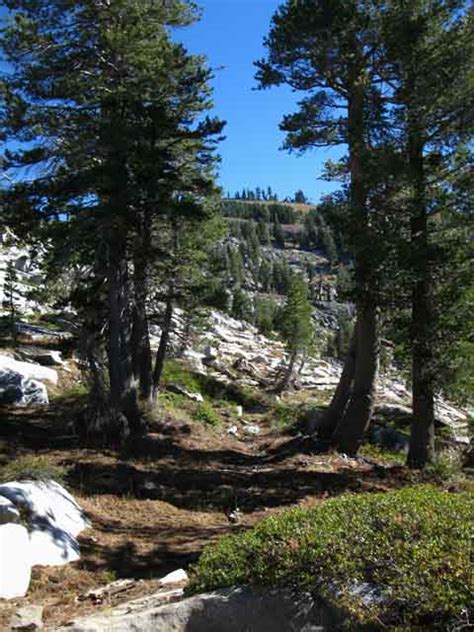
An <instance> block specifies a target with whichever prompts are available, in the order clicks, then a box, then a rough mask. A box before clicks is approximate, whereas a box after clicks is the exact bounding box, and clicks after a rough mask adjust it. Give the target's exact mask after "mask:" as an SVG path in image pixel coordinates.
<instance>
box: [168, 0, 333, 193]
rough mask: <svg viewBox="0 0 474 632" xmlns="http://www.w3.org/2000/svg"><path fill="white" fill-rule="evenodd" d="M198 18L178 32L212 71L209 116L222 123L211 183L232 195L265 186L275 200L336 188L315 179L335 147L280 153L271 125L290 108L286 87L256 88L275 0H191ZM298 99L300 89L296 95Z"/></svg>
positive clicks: (278, 134)
mask: <svg viewBox="0 0 474 632" xmlns="http://www.w3.org/2000/svg"><path fill="white" fill-rule="evenodd" d="M197 2H198V4H199V6H200V7H201V9H202V12H203V15H202V20H201V21H200V22H198V23H197V24H194V25H192V26H191V27H187V28H186V29H183V30H180V31H179V34H178V37H179V38H180V39H181V40H182V41H183V42H184V43H185V44H186V46H187V47H188V49H189V51H190V52H193V53H201V54H204V55H206V56H207V57H208V60H209V64H210V66H211V67H212V68H213V69H214V70H215V79H214V82H213V83H214V102H215V113H216V114H217V115H218V116H219V117H221V118H223V119H224V120H226V121H227V126H226V128H225V135H226V137H227V138H226V140H225V141H224V142H223V143H222V144H221V145H220V150H219V151H220V154H221V157H222V163H221V165H220V168H219V171H220V174H219V183H220V185H221V186H222V187H223V189H224V191H227V190H229V191H230V192H231V193H232V194H233V193H234V192H235V191H236V190H238V189H241V188H242V187H249V188H253V189H254V188H255V187H256V186H267V185H270V186H271V187H272V189H273V190H274V191H276V192H277V193H278V195H279V197H280V198H283V197H285V196H293V194H294V192H295V191H296V190H298V189H302V190H303V191H304V192H305V194H306V195H307V197H309V198H310V199H311V200H312V201H313V202H317V201H318V200H319V199H320V197H321V195H323V194H324V193H328V192H329V191H333V190H334V189H335V188H336V186H335V185H334V184H332V183H328V182H324V181H321V180H320V179H319V177H320V175H321V171H322V168H323V164H324V162H325V161H326V160H327V159H328V158H329V157H333V158H334V157H335V156H338V155H341V153H342V150H341V151H335V150H326V149H319V150H315V151H312V152H309V153H307V154H305V155H304V156H297V155H294V154H289V153H288V152H286V151H281V150H280V149H279V148H280V147H281V145H282V143H283V140H284V134H283V133H282V132H280V131H279V129H278V124H279V122H280V121H281V119H282V116H283V115H284V114H285V113H288V112H292V111H294V110H295V109H296V102H297V100H298V94H295V93H292V92H291V91H290V90H289V89H288V88H286V87H278V88H272V89H270V90H265V91H257V90H255V88H256V81H255V79H254V74H255V67H254V66H253V62H254V61H256V60H257V59H260V58H262V57H263V56H264V54H265V49H264V47H263V38H264V36H265V35H266V33H267V32H268V30H269V26H270V20H271V17H272V15H273V13H274V12H275V10H276V9H277V7H278V6H279V4H280V2H279V0H197ZM299 97H301V94H300V95H299Z"/></svg>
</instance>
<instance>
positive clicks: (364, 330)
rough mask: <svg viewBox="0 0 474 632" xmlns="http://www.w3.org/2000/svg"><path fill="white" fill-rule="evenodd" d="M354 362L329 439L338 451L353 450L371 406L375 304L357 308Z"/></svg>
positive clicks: (375, 365) (376, 340) (376, 339)
mask: <svg viewBox="0 0 474 632" xmlns="http://www.w3.org/2000/svg"><path fill="white" fill-rule="evenodd" d="M356 358H357V360H356V366H355V372H354V386H353V390H352V395H351V398H350V400H349V403H348V405H347V408H346V410H345V413H344V416H343V418H342V420H341V422H340V423H339V425H338V426H337V428H336V430H335V432H334V436H333V442H334V443H335V445H336V446H337V448H338V450H339V451H340V452H344V453H346V454H349V455H351V456H353V455H355V454H357V450H358V449H359V446H360V443H361V441H362V438H363V436H364V433H365V432H366V430H367V429H368V427H369V424H370V420H371V418H372V414H373V411H374V406H375V396H376V381H377V373H378V364H379V313H378V308H377V307H376V306H375V305H373V304H372V305H367V306H364V307H361V308H359V317H358V322H357V344H356Z"/></svg>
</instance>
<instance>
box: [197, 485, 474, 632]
mask: <svg viewBox="0 0 474 632" xmlns="http://www.w3.org/2000/svg"><path fill="white" fill-rule="evenodd" d="M473 517H474V516H473V504H472V497H471V496H470V495H469V494H466V493H456V494H455V493H449V492H444V491H441V490H439V489H437V488H435V487H431V486H418V487H411V488H405V489H403V490H400V491H395V492H389V493H377V494H358V495H344V496H340V497H338V498H333V499H330V500H327V501H325V502H324V503H322V504H320V505H318V506H317V507H314V508H311V509H300V508H298V509H294V510H290V511H288V512H286V513H284V514H280V515H278V516H272V517H270V518H268V519H266V520H264V521H262V522H261V523H260V524H259V525H257V526H256V527H255V528H254V529H252V530H251V531H247V532H245V533H243V534H238V535H235V536H228V537H225V538H223V539H221V540H220V541H219V542H218V543H216V544H214V545H210V546H208V547H207V548H206V549H205V550H204V552H203V554H202V555H201V558H200V560H199V562H198V563H197V564H196V565H195V566H194V568H193V570H192V574H191V582H190V588H189V591H190V592H200V591H206V590H211V589H215V588H218V587H225V586H233V585H238V584H240V585H242V584H260V585H280V586H284V587H293V588H295V589H297V590H304V591H307V590H310V591H313V592H315V593H318V594H319V595H320V596H322V597H323V598H325V599H326V600H327V601H329V602H331V603H333V604H334V605H336V606H339V607H341V608H343V609H345V610H346V611H347V612H348V613H350V615H351V618H352V619H353V620H354V621H356V622H360V623H367V624H369V625H374V626H375V629H378V628H379V627H382V628H384V629H385V628H388V629H400V630H403V629H407V630H408V629H410V630H411V629H420V628H419V627H416V626H421V629H430V630H435V629H443V630H446V629H450V626H451V625H455V623H456V622H460V621H462V620H464V619H463V618H464V617H465V616H466V612H465V611H466V609H467V608H468V605H469V604H470V603H472V593H471V591H470V588H469V586H470V581H471V571H470V563H469V544H470V541H469V535H470V524H472V518H473ZM413 626H415V628H414V627H413Z"/></svg>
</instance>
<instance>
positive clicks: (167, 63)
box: [1, 0, 222, 442]
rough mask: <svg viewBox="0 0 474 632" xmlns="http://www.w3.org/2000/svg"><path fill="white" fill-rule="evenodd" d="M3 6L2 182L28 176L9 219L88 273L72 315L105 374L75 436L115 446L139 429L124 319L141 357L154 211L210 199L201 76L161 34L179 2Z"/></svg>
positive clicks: (185, 20) (209, 123)
mask: <svg viewBox="0 0 474 632" xmlns="http://www.w3.org/2000/svg"><path fill="white" fill-rule="evenodd" d="M6 5H7V7H8V8H9V9H10V10H12V11H13V12H15V14H16V16H17V19H14V20H12V21H10V22H9V23H8V24H7V26H6V28H5V29H4V30H3V33H2V35H3V37H2V42H1V44H2V48H3V52H4V55H5V57H6V59H7V60H8V61H9V62H10V63H11V64H12V68H13V71H12V73H11V74H10V75H7V76H6V78H5V79H4V89H5V93H6V95H7V98H6V100H5V103H6V107H5V108H4V109H3V111H2V131H3V133H4V134H6V135H7V136H8V137H10V138H17V139H21V140H22V141H27V143H28V146H27V148H26V149H25V148H24V147H25V146H24V145H23V146H20V149H16V150H14V151H12V150H10V151H6V152H5V165H6V169H7V170H9V171H10V172H11V171H13V170H14V169H15V168H16V167H23V166H25V165H28V166H30V167H35V169H34V173H35V174H37V177H35V178H33V180H29V181H27V182H19V183H18V184H17V185H15V186H12V187H11V190H10V191H9V192H8V199H9V202H10V208H11V210H12V214H16V215H18V217H20V218H21V220H22V221H25V218H30V219H31V218H33V219H39V220H41V221H42V222H43V224H42V225H44V222H47V223H48V226H49V228H50V235H51V236H52V237H54V238H57V237H59V238H60V240H61V242H60V243H58V245H57V253H58V255H59V252H60V251H61V256H63V257H64V258H63V260H62V261H61V263H62V265H64V264H65V263H66V261H67V257H66V253H70V254H71V256H73V257H75V258H76V259H82V260H83V262H84V263H87V265H88V269H89V271H90V275H89V278H88V279H84V280H83V282H85V283H89V285H90V288H91V291H92V290H93V291H94V309H95V310H96V314H95V316H94V317H93V318H90V317H89V316H90V313H91V312H90V309H89V308H90V307H91V305H86V304H85V302H83V303H82V305H81V304H79V305H77V307H78V308H79V310H80V311H82V310H83V311H84V313H85V316H84V324H85V327H86V329H87V330H88V331H89V334H90V340H91V345H92V341H93V345H94V346H95V347H96V351H94V354H96V355H100V354H101V353H102V350H104V351H105V352H106V354H107V368H108V379H107V382H108V383H107V390H108V393H107V394H106V395H107V401H103V402H101V403H100V404H97V405H96V406H94V408H95V411H96V412H97V414H96V412H93V417H92V418H91V422H90V427H89V430H90V432H95V431H97V433H100V434H101V435H103V437H104V438H105V439H106V440H110V441H114V442H119V441H121V440H123V439H124V438H125V437H126V436H127V434H128V433H130V432H132V433H139V432H142V431H143V423H142V419H141V418H140V415H139V411H138V407H137V393H136V390H135V386H134V375H133V371H134V367H133V358H132V333H133V328H132V321H135V325H136V327H135V329H136V328H137V327H138V329H139V330H140V331H139V332H138V340H139V341H140V347H141V351H140V353H141V354H142V355H143V358H144V357H145V355H146V354H147V353H148V349H147V331H146V312H145V304H146V296H147V274H146V269H147V262H148V259H147V257H149V256H152V255H153V249H152V247H151V244H150V243H149V236H150V235H151V231H150V230H149V229H150V226H152V224H153V221H154V214H155V213H156V212H160V211H161V210H162V209H163V208H165V209H168V208H170V207H176V206H180V207H183V206H184V207H187V206H189V205H188V204H187V203H186V197H187V196H189V195H194V194H196V193H197V194H198V196H199V197H202V196H203V194H205V193H206V192H207V191H209V189H210V188H212V174H211V170H212V162H213V158H212V143H211V142H210V139H211V138H212V137H213V135H216V134H219V132H220V129H222V124H220V123H219V122H217V121H213V120H210V119H205V118H203V116H202V115H203V113H204V112H205V111H206V109H207V108H208V107H209V105H210V101H209V94H210V93H209V88H208V85H207V82H208V79H209V76H210V75H209V72H208V71H207V69H206V68H205V67H204V66H203V63H202V59H201V58H198V57H193V56H189V55H187V53H186V51H185V49H184V48H183V46H182V45H180V44H175V43H173V42H172V41H171V39H170V35H169V31H170V28H171V27H172V26H178V25H186V24H189V23H191V22H192V21H193V20H194V19H195V12H194V8H193V6H192V5H191V4H189V3H187V2H185V1H183V2H181V1H179V0H170V1H169V2H166V3H149V2H146V1H145V0H139V1H133V2H132V0H117V1H116V2H114V3H106V4H104V3H94V2H89V1H88V0H79V1H78V2H76V3H64V2H61V1H60V0H53V1H49V0H48V1H46V0H35V1H34V2H30V1H27V0H10V1H9V2H7V3H6ZM78 24H80V28H78V27H77V25H78ZM199 121H200V122H199ZM208 141H209V142H208ZM181 200H183V201H184V205H182V204H181V203H180V202H181ZM178 202H179V204H177V203H178ZM199 206H200V204H199V203H196V204H194V208H195V209H197V208H198V207H199ZM64 218H69V222H67V223H64V222H63V221H62V220H63V219H64ZM55 220H61V221H60V222H57V224H58V225H55ZM155 256H156V254H155ZM58 258H60V257H59V256H58ZM132 261H134V270H135V274H134V286H135V290H134V291H133V292H132V280H131V278H130V268H131V262H132ZM91 263H92V266H91ZM132 294H134V295H135V297H136V298H137V300H136V301H135V305H132ZM79 295H80V294H78V296H79ZM138 322H139V325H138V324H137V323H138ZM91 345H86V346H87V347H88V348H90V349H91ZM142 351H143V353H142ZM91 353H92V349H91ZM143 358H142V359H143ZM98 364H100V363H97V362H95V364H94V366H97V365H98ZM145 365H149V362H147V361H146V362H145V360H144V362H143V367H144V371H145V373H146V372H147V371H148V369H149V366H147V367H145ZM94 373H95V374H96V373H97V372H96V371H94ZM101 383H102V384H106V380H101ZM98 390H99V389H95V391H96V393H97V392H98ZM102 413H103V414H102Z"/></svg>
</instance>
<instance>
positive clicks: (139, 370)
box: [132, 211, 152, 401]
mask: <svg viewBox="0 0 474 632" xmlns="http://www.w3.org/2000/svg"><path fill="white" fill-rule="evenodd" d="M150 224H151V223H150V220H149V214H148V213H147V212H146V211H145V213H144V217H143V221H142V225H141V227H140V229H141V235H139V238H138V243H137V246H136V249H135V253H134V274H133V284H134V306H133V326H132V368H133V375H134V378H135V380H136V381H138V383H139V393H140V398H141V399H142V400H144V401H147V400H150V399H151V392H152V359H151V348H150V335H149V330H148V315H147V300H148V277H147V268H148V265H149V257H148V253H149V250H150V237H151V225H150Z"/></svg>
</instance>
